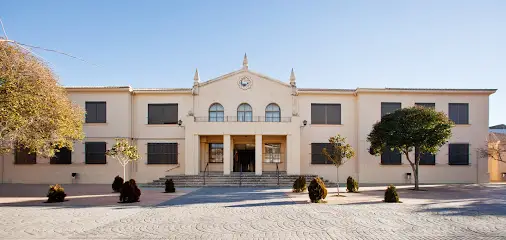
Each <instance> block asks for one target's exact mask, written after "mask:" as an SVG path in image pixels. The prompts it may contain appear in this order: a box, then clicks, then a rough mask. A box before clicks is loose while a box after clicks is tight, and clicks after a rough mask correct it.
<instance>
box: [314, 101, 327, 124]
mask: <svg viewBox="0 0 506 240" xmlns="http://www.w3.org/2000/svg"><path fill="white" fill-rule="evenodd" d="M311 124H325V105H323V104H311Z"/></svg>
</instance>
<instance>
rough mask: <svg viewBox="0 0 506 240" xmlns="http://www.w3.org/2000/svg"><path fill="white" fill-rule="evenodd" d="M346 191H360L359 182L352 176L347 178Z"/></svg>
mask: <svg viewBox="0 0 506 240" xmlns="http://www.w3.org/2000/svg"><path fill="white" fill-rule="evenodd" d="M346 191H348V192H358V182H357V181H355V179H353V178H352V177H351V176H349V177H348V179H346Z"/></svg>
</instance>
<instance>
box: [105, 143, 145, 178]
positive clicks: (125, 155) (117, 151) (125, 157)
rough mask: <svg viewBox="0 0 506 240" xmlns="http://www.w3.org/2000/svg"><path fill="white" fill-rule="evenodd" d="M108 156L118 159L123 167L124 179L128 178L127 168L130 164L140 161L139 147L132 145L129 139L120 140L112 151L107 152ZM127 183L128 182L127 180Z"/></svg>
mask: <svg viewBox="0 0 506 240" xmlns="http://www.w3.org/2000/svg"><path fill="white" fill-rule="evenodd" d="M106 154H107V156H111V157H113V158H116V159H117V160H118V162H119V163H120V164H121V166H122V167H123V179H127V178H126V166H127V165H128V163H129V162H132V161H137V160H139V158H140V156H139V154H138V153H137V147H136V146H133V145H130V143H129V142H128V139H125V138H118V139H116V143H115V144H114V146H112V148H111V149H109V150H107V152H106ZM125 181H126V180H125Z"/></svg>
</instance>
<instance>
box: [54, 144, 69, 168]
mask: <svg viewBox="0 0 506 240" xmlns="http://www.w3.org/2000/svg"><path fill="white" fill-rule="evenodd" d="M49 163H50V164H72V151H70V149H68V148H65V147H64V148H60V150H59V151H58V152H56V153H55V154H54V156H53V157H51V159H49Z"/></svg>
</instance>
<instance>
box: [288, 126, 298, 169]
mask: <svg viewBox="0 0 506 240" xmlns="http://www.w3.org/2000/svg"><path fill="white" fill-rule="evenodd" d="M286 173H287V174H288V175H300V135H293V134H288V135H286Z"/></svg>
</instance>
